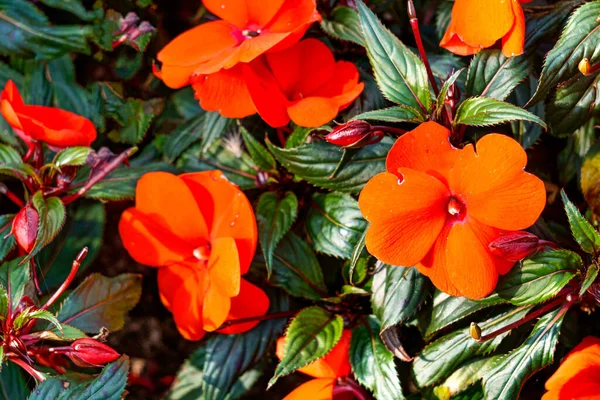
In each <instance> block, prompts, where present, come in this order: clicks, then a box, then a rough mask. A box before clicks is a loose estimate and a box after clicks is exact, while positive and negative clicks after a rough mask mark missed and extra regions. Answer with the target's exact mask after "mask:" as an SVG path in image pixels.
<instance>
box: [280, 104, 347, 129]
mask: <svg viewBox="0 0 600 400" xmlns="http://www.w3.org/2000/svg"><path fill="white" fill-rule="evenodd" d="M338 109H339V106H338V103H337V101H335V99H326V98H323V97H307V98H305V99H303V100H300V101H298V102H296V103H294V104H293V105H291V106H290V107H288V109H287V110H288V114H289V116H290V118H291V119H292V121H294V123H295V124H296V125H298V126H304V127H308V128H316V127H319V126H321V125H325V124H327V123H328V122H330V121H331V120H332V119H334V118H335V117H336V115H338Z"/></svg>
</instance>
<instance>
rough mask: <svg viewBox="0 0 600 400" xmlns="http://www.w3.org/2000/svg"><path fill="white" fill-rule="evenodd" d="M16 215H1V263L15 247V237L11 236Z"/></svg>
mask: <svg viewBox="0 0 600 400" xmlns="http://www.w3.org/2000/svg"><path fill="white" fill-rule="evenodd" d="M14 217H15V216H14V214H8V215H0V262H2V261H3V260H4V258H5V257H6V256H7V255H8V253H10V251H11V250H12V249H13V248H14V247H15V244H16V242H15V237H14V235H10V231H11V229H12V221H13V218H14Z"/></svg>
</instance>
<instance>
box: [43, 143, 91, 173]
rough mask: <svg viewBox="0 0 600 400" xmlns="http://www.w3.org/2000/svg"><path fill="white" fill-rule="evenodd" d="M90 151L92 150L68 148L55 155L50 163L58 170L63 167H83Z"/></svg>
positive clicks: (87, 148)
mask: <svg viewBox="0 0 600 400" xmlns="http://www.w3.org/2000/svg"><path fill="white" fill-rule="evenodd" d="M91 151H92V149H91V148H89V147H79V146H76V147H68V148H66V149H64V150H62V151H60V152H59V153H57V154H56V156H54V160H52V163H53V164H54V165H55V166H56V168H59V169H60V168H61V167H64V166H81V165H85V162H86V160H87V158H88V156H89V155H90V152H91Z"/></svg>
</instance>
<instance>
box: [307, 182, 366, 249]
mask: <svg viewBox="0 0 600 400" xmlns="http://www.w3.org/2000/svg"><path fill="white" fill-rule="evenodd" d="M366 227H367V221H365V219H364V218H363V217H362V214H361V212H360V209H359V208H358V202H357V201H356V200H354V198H353V197H352V196H350V195H347V194H342V193H329V194H321V193H315V194H314V195H313V197H312V206H311V208H310V210H309V211H308V215H307V216H306V229H307V231H308V234H309V235H310V238H311V239H312V241H313V246H314V248H315V250H317V251H320V252H322V253H325V254H329V255H332V256H335V257H340V258H350V257H351V256H352V251H353V249H354V247H355V246H356V244H357V243H358V241H359V240H360V237H361V236H362V234H363V232H364V230H365V229H366Z"/></svg>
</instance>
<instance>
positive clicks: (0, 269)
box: [0, 257, 33, 309]
mask: <svg viewBox="0 0 600 400" xmlns="http://www.w3.org/2000/svg"><path fill="white" fill-rule="evenodd" d="M23 261H24V259H23V258H22V257H18V258H15V259H13V260H10V261H7V262H5V263H4V264H2V265H1V266H0V286H2V287H3V288H5V289H6V290H7V291H8V278H9V274H10V295H11V299H12V306H13V309H15V308H16V307H17V306H18V305H19V303H20V302H21V298H22V297H23V295H28V296H29V295H31V294H32V293H33V282H32V281H31V276H30V274H29V269H30V263H29V262H23Z"/></svg>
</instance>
